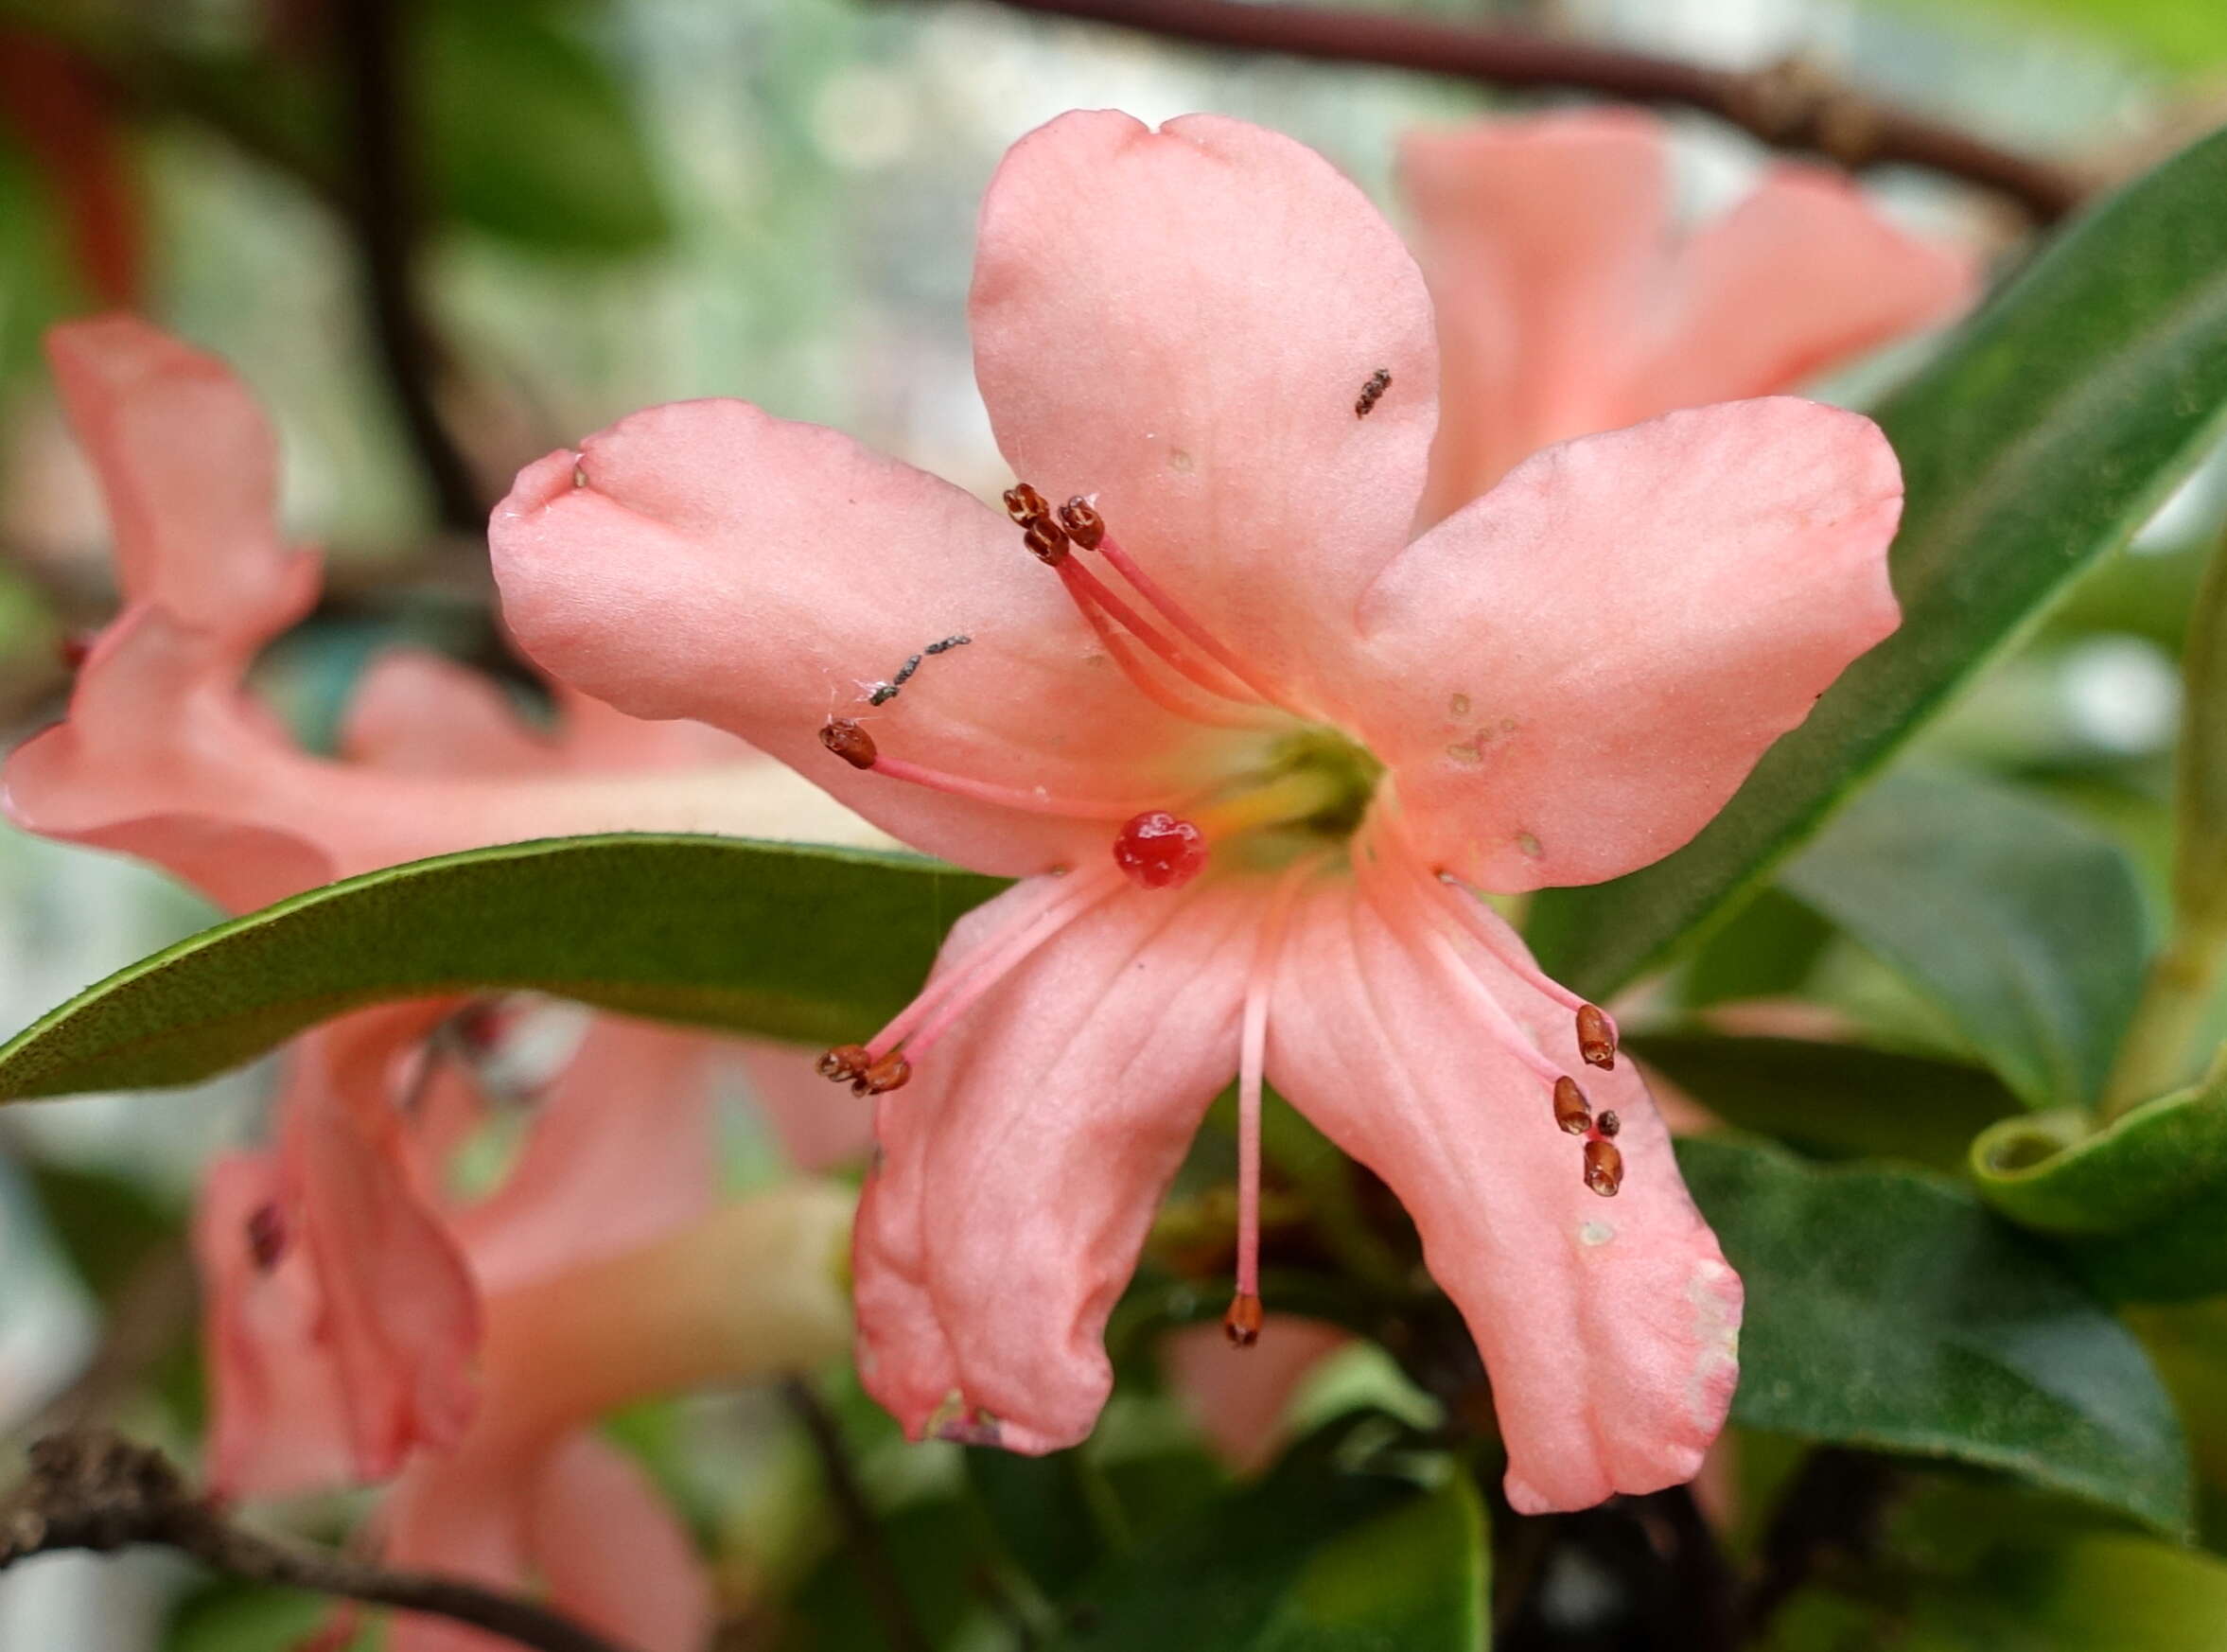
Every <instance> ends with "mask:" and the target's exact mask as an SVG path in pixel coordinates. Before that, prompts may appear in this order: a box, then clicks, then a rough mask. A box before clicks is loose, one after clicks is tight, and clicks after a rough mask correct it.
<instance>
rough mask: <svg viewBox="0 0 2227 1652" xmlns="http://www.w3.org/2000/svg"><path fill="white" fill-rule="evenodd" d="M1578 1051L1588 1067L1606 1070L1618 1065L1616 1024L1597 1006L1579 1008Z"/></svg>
mask: <svg viewBox="0 0 2227 1652" xmlns="http://www.w3.org/2000/svg"><path fill="white" fill-rule="evenodd" d="M1577 1050H1578V1054H1580V1055H1582V1056H1584V1057H1585V1058H1586V1064H1587V1066H1593V1067H1601V1068H1604V1069H1605V1068H1609V1067H1613V1066H1615V1065H1616V1023H1615V1022H1613V1021H1611V1020H1609V1019H1608V1016H1607V1014H1606V1012H1604V1011H1602V1010H1601V1009H1599V1008H1598V1007H1597V1006H1595V1005H1592V1004H1581V1005H1579V1006H1578V1011H1577Z"/></svg>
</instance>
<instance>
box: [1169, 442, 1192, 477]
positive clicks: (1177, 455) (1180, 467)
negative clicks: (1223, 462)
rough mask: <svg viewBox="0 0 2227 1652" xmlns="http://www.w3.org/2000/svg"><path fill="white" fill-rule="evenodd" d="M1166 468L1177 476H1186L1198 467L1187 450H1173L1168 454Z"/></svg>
mask: <svg viewBox="0 0 2227 1652" xmlns="http://www.w3.org/2000/svg"><path fill="white" fill-rule="evenodd" d="M1167 467H1168V469H1170V470H1173V471H1175V472H1176V473H1177V474H1178V475H1181V476H1188V475H1190V473H1191V472H1192V471H1193V470H1194V469H1196V468H1197V467H1198V466H1197V464H1196V462H1195V461H1194V460H1193V459H1192V458H1191V455H1190V453H1189V451H1188V450H1187V449H1185V448H1171V449H1170V450H1169V452H1168V455H1167Z"/></svg>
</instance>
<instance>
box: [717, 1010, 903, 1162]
mask: <svg viewBox="0 0 2227 1652" xmlns="http://www.w3.org/2000/svg"><path fill="white" fill-rule="evenodd" d="M735 1049H736V1052H737V1053H738V1054H739V1055H740V1056H741V1058H742V1064H743V1070H744V1071H745V1073H746V1074H748V1076H749V1080H750V1097H751V1099H752V1100H754V1101H756V1102H757V1103H758V1110H759V1112H760V1113H762V1114H763V1115H764V1116H765V1120H766V1122H767V1123H768V1124H770V1125H771V1126H772V1127H773V1133H774V1134H775V1135H777V1136H778V1137H780V1144H781V1149H782V1151H785V1152H786V1153H787V1154H788V1155H789V1162H790V1163H791V1164H793V1165H795V1166H796V1167H797V1168H798V1169H800V1170H824V1169H828V1168H829V1167H830V1166H831V1165H840V1164H845V1163H847V1162H849V1161H850V1160H852V1159H857V1158H863V1157H865V1155H866V1151H867V1150H868V1148H870V1147H871V1146H873V1140H874V1127H873V1119H874V1115H873V1109H872V1108H871V1107H870V1106H869V1105H868V1104H867V1103H866V1102H864V1101H861V1100H859V1099H858V1098H856V1097H853V1096H848V1095H846V1094H844V1093H843V1091H841V1090H840V1089H838V1088H836V1087H835V1086H833V1085H832V1084H830V1083H829V1082H828V1081H827V1080H825V1079H823V1078H821V1077H820V1076H819V1073H818V1072H817V1070H816V1069H815V1067H814V1064H813V1063H814V1061H815V1058H816V1056H817V1054H818V1052H817V1051H815V1050H805V1049H800V1048H798V1046H795V1045H789V1044H771V1043H767V1042H764V1041H763V1040H759V1039H745V1040H738V1041H737V1043H736V1045H735Z"/></svg>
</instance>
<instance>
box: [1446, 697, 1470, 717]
mask: <svg viewBox="0 0 2227 1652" xmlns="http://www.w3.org/2000/svg"><path fill="white" fill-rule="evenodd" d="M1447 710H1448V711H1449V712H1453V714H1454V715H1455V716H1457V717H1466V716H1467V715H1468V714H1469V696H1468V695H1467V694H1456V695H1455V696H1454V697H1453V698H1452V699H1450V700H1448V701H1447Z"/></svg>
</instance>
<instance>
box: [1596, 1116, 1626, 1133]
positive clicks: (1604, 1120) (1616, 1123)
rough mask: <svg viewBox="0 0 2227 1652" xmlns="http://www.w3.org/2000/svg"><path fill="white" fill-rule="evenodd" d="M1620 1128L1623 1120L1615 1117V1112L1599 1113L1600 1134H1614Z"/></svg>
mask: <svg viewBox="0 0 2227 1652" xmlns="http://www.w3.org/2000/svg"><path fill="white" fill-rule="evenodd" d="M1622 1128H1623V1120H1622V1119H1621V1118H1619V1117H1617V1116H1616V1115H1615V1114H1613V1113H1604V1114H1602V1115H1601V1134H1603V1135H1614V1134H1616V1133H1617V1132H1618V1131H1620V1130H1622Z"/></svg>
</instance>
